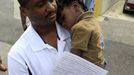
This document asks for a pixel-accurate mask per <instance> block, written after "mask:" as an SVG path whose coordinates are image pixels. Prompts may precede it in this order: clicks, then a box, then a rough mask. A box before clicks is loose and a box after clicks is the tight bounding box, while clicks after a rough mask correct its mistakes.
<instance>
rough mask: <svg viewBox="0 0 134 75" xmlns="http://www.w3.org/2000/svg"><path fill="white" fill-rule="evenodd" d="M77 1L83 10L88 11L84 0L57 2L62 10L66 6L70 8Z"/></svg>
mask: <svg viewBox="0 0 134 75" xmlns="http://www.w3.org/2000/svg"><path fill="white" fill-rule="evenodd" d="M74 1H77V2H78V3H79V4H80V6H81V7H82V9H83V10H84V11H87V7H86V6H85V5H84V2H83V0H56V2H57V7H58V8H60V9H61V10H62V9H63V8H64V7H65V6H69V5H71V4H72V2H74Z"/></svg>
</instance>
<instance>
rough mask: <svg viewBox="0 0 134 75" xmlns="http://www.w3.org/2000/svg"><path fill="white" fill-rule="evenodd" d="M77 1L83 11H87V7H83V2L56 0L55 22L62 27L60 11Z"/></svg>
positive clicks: (81, 0) (79, 0) (78, 0)
mask: <svg viewBox="0 0 134 75" xmlns="http://www.w3.org/2000/svg"><path fill="white" fill-rule="evenodd" d="M74 1H77V2H78V3H79V4H80V6H81V8H82V9H83V10H84V11H87V10H88V9H87V7H86V6H85V5H84V2H83V0H56V3H57V15H56V16H57V22H58V23H60V24H61V25H62V18H61V17H60V16H61V15H60V14H61V11H62V10H63V8H64V7H65V6H69V5H71V4H72V2H74Z"/></svg>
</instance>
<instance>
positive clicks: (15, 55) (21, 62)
mask: <svg viewBox="0 0 134 75" xmlns="http://www.w3.org/2000/svg"><path fill="white" fill-rule="evenodd" d="M18 1H19V3H20V9H21V12H22V14H23V15H24V16H28V18H29V19H30V21H31V25H30V26H28V28H27V29H26V31H25V32H24V33H23V34H22V36H21V37H20V38H19V40H18V41H17V42H16V43H15V44H14V45H13V47H12V48H11V50H10V52H9V54H8V72H9V75H50V73H51V70H52V69H53V67H54V66H55V64H56V62H57V60H58V59H59V58H60V56H61V55H62V53H63V52H64V51H69V50H70V35H69V32H68V31H67V30H65V29H64V28H63V27H61V26H60V25H58V24H57V23H56V22H55V20H56V3H55V0H18Z"/></svg>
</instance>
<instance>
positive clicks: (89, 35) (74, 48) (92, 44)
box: [57, 0, 106, 68]
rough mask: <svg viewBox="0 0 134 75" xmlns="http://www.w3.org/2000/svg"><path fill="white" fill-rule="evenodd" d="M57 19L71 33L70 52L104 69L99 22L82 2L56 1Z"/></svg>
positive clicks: (80, 0) (78, 0) (102, 44)
mask: <svg viewBox="0 0 134 75" xmlns="http://www.w3.org/2000/svg"><path fill="white" fill-rule="evenodd" d="M57 8H58V10H57V19H58V22H59V23H61V24H62V25H63V26H64V27H65V28H66V29H68V30H69V31H70V33H71V52H72V53H74V54H76V55H78V56H80V57H82V58H84V59H86V60H88V61H90V62H92V63H94V64H96V65H98V66H100V67H102V68H105V66H106V65H105V58H104V42H103V35H102V32H101V28H100V25H99V22H98V21H97V19H96V18H95V17H94V15H93V12H91V11H88V8H87V7H86V5H85V4H84V2H83V0H57Z"/></svg>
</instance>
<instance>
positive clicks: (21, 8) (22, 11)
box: [20, 7, 28, 16]
mask: <svg viewBox="0 0 134 75" xmlns="http://www.w3.org/2000/svg"><path fill="white" fill-rule="evenodd" d="M20 14H21V16H22V15H23V16H28V10H27V9H26V8H24V7H20Z"/></svg>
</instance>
